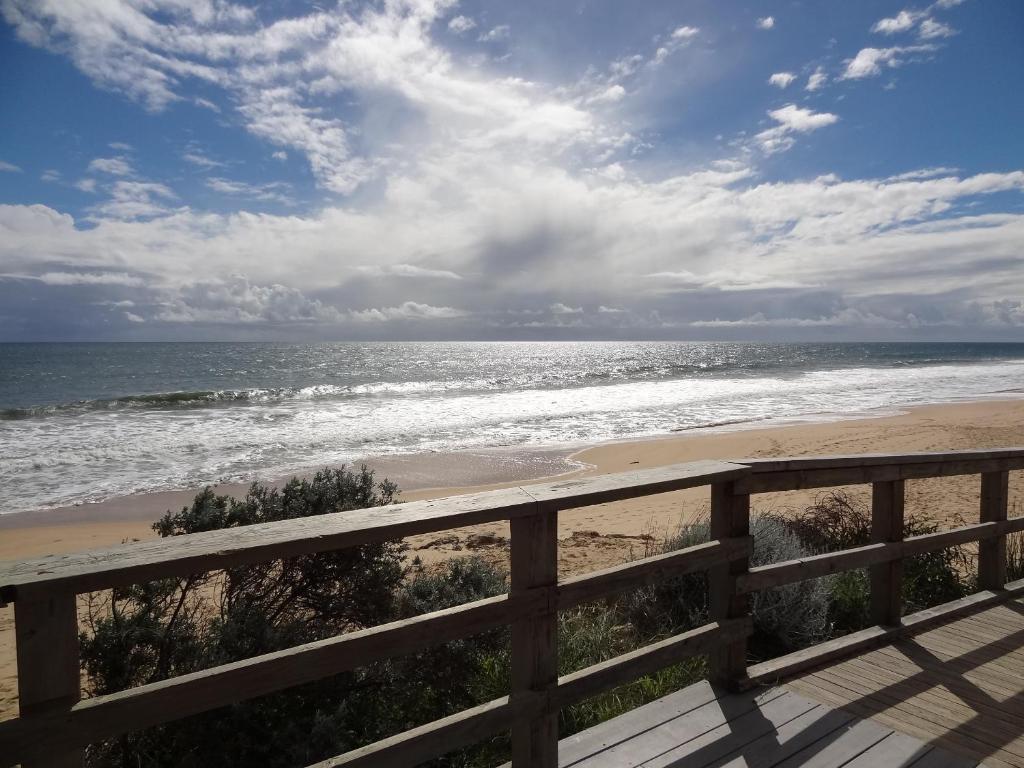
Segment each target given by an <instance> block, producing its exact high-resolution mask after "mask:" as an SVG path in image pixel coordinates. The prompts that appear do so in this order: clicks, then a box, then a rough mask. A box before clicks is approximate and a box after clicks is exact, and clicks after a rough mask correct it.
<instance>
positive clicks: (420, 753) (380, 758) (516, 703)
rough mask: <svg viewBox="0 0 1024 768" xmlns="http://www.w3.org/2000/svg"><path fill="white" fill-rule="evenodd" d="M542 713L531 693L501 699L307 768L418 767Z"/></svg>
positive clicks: (543, 701) (542, 702)
mask: <svg viewBox="0 0 1024 768" xmlns="http://www.w3.org/2000/svg"><path fill="white" fill-rule="evenodd" d="M546 709H547V697H546V696H545V695H544V694H543V693H534V692H532V691H531V692H527V693H524V694H522V695H519V696H516V697H515V698H511V697H509V696H503V697H502V698H500V699H495V700H494V701H489V702H487V703H486V704H481V705H480V706H478V707H473V708H472V709H466V710H463V711H462V712H458V713H456V714H454V715H450V716H449V717H445V718H443V719H441V720H434V721H433V722H430V723H426V724H425V725H421V726H419V727H417V728H413V729H411V730H408V731H405V732H404V733H400V734H398V735H396V736H391V737H390V738H387V739H382V740H381V741H377V742H374V743H373V744H368V745H367V746H365V747H360V748H359V749H354V750H352V751H351V752H346V753H345V754H344V755H339V756H338V757H332V758H328V759H327V760H323V761H321V762H319V763H316V764H315V765H311V766H309V768H337V766H349V767H350V768H352V767H355V766H359V767H360V768H363V767H364V766H365V768H406V767H407V766H410V765H419V764H420V763H423V762H426V761H427V760H430V759H431V758H434V757H436V756H437V755H443V754H445V753H446V752H451V751H452V750H454V749H458V748H460V747H465V746H468V745H470V744H474V743H476V742H478V741H480V740H481V739H484V738H486V737H488V736H490V735H491V734H494V733H497V732H498V731H506V730H508V727H509V723H511V722H514V721H516V720H525V719H529V718H531V717H536V716H537V715H538V714H540V713H542V712H544V711H545V710H546Z"/></svg>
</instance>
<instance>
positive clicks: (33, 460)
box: [0, 342, 1024, 514]
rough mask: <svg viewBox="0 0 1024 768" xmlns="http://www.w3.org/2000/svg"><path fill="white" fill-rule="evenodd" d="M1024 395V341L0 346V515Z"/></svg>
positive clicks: (98, 344)
mask: <svg viewBox="0 0 1024 768" xmlns="http://www.w3.org/2000/svg"><path fill="white" fill-rule="evenodd" d="M1022 392H1024V344H982V343H977V344H974V343H955V344H954V343H950V344H937V343H926V344H922V343H905V344H900V343H879V344H744V343H663V342H656V343H655V342H651V343H646V342H595V343H591V342H584V343H572V342H564V343H563V342H552V343H545V342H537V343H534V342H530V343H338V344H286V343H208V344H194V343H145V344H115V343H111V344H106V343H82V344H0V514H3V513H10V512H15V511H20V510H29V509H39V508H45V507H52V506H58V505H66V504H74V503H80V502H86V501H100V500H103V499H107V498H110V497H114V496H121V495H126V494H130V493H136V492H143V491H155V490H165V489H173V488H184V487H192V486H195V485H198V484H203V483H212V482H222V481H238V480H247V479H251V478H253V477H256V476H260V477H268V476H277V475H280V474H285V473H289V472H293V471H299V470H304V469H311V468H315V467H320V466H324V465H334V464H338V463H341V462H350V461H352V460H356V459H359V458H361V457H368V456H386V455H390V454H407V453H417V452H427V451H456V450H465V449H483V448H488V449H496V448H506V449H510V450H522V449H524V448H529V449H531V450H532V449H537V448H541V447H567V446H575V445H581V444H586V443H593V442H599V441H606V440H614V439H623V438H632V437H644V436H652V435H660V434H667V433H671V432H676V431H688V430H713V429H742V428H745V427H749V426H766V425H769V424H772V423H784V422H792V421H798V420H829V419H836V418H847V417H852V416H859V415H865V414H881V413H891V412H897V411H898V410H899V409H901V408H905V407H906V406H910V405H916V404H923V403H935V402H950V401H956V400H973V399H981V398H988V397H1016V396H1020V395H1021V393H1022Z"/></svg>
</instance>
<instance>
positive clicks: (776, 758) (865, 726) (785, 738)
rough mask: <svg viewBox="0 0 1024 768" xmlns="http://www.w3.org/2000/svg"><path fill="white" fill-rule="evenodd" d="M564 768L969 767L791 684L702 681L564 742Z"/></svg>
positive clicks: (958, 758) (970, 761)
mask: <svg viewBox="0 0 1024 768" xmlns="http://www.w3.org/2000/svg"><path fill="white" fill-rule="evenodd" d="M558 765H559V767H560V768H640V766H643V768H705V767H710V766H723V767H724V766H734V767H735V768H740V766H744V767H746V768H755V767H756V768H770V767H774V766H777V767H778V768H798V767H799V768H803V767H808V768H809V767H810V766H815V767H816V768H827V767H828V766H835V767H836V768H838V766H846V767H847V768H889V767H890V766H914V767H915V768H940V767H941V768H961V767H962V768H968V767H969V766H970V767H973V766H977V765H978V761H977V760H973V759H970V758H965V757H962V756H959V755H955V754H952V753H950V752H947V751H946V750H944V749H942V748H940V747H936V746H935V745H933V744H928V743H925V742H922V741H920V740H919V739H915V738H913V737H911V736H907V735H905V734H902V733H898V732H896V731H894V730H893V729H892V728H888V727H886V726H884V725H881V724H879V723H876V722H874V721H872V720H862V719H859V718H857V717H856V716H855V715H853V714H851V713H849V712H846V711H843V710H840V709H833V708H832V707H829V706H827V705H825V704H821V703H819V702H817V701H814V700H812V699H809V698H806V697H804V696H800V695H798V694H796V693H794V692H792V691H789V690H787V689H785V688H779V687H777V688H772V689H769V690H762V691H751V692H748V693H742V694H729V693H723V692H721V691H716V690H715V689H714V688H713V687H712V686H711V685H709V684H708V683H706V682H701V683H697V684H696V685H693V686H690V687H689V688H686V689H684V690H682V691H679V692H678V693H674V694H672V695H670V696H666V697H665V698H663V699H659V700H658V701H655V702H652V703H650V704H648V705H647V706H645V707H640V708H639V709H635V710H633V711H631V712H628V713H626V714H625V715H622V716H621V717H617V718H615V719H614V720H609V721H608V722H606V723H602V724H601V725H598V726H595V727H594V728H591V729H589V730H587V731H583V732H582V733H579V734H576V735H575V736H572V737H570V738H568V739H565V740H563V741H562V743H561V745H560V749H559V756H558Z"/></svg>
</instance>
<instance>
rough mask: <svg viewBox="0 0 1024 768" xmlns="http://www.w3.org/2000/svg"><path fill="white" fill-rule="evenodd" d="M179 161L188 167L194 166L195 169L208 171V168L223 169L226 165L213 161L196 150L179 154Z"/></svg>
mask: <svg viewBox="0 0 1024 768" xmlns="http://www.w3.org/2000/svg"><path fill="white" fill-rule="evenodd" d="M181 159H182V160H184V161H185V162H186V163H189V164H190V165H194V166H196V167H197V168H203V169H210V168H223V167H225V165H226V163H222V162H220V161H219V160H214V159H213V158H211V157H207V156H206V155H205V154H203V153H202V152H200V151H199V150H198V149H188V150H186V151H184V152H182V153H181Z"/></svg>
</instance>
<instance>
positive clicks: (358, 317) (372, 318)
mask: <svg viewBox="0 0 1024 768" xmlns="http://www.w3.org/2000/svg"><path fill="white" fill-rule="evenodd" d="M465 316H466V313H465V312H463V311H462V310H459V309H454V308H452V307H433V306H431V305H429V304H420V303H418V302H415V301H407V302H405V303H404V304H401V305H399V306H397V307H381V308H380V309H361V310H352V311H350V312H349V313H348V317H349V318H350V319H352V320H355V321H356V322H360V323H390V322H395V321H408V320H452V319H454V318H460V317H465Z"/></svg>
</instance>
